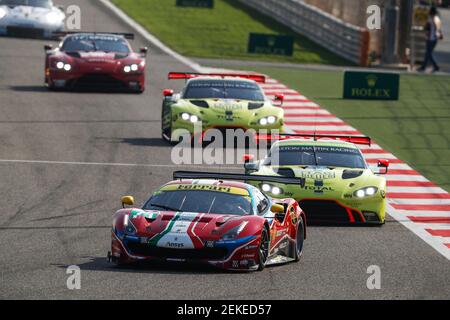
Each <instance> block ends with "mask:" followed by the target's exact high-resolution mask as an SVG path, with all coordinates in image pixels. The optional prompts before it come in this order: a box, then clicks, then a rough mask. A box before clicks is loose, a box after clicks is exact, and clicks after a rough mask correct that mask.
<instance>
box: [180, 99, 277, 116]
mask: <svg viewBox="0 0 450 320" xmlns="http://www.w3.org/2000/svg"><path fill="white" fill-rule="evenodd" d="M177 104H178V105H183V106H192V107H201V108H207V109H208V110H210V111H211V112H214V113H217V114H230V113H233V114H245V113H249V112H250V113H257V112H258V111H261V109H263V108H264V107H272V108H274V107H273V106H272V104H271V103H270V102H268V101H249V100H235V99H181V100H179V101H178V102H177Z"/></svg>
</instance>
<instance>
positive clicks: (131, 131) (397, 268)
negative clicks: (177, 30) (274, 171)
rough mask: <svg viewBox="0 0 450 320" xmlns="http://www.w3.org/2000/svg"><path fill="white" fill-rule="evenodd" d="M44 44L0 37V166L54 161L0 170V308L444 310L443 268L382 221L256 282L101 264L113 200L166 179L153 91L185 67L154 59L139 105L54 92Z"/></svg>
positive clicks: (91, 14) (103, 27)
mask: <svg viewBox="0 0 450 320" xmlns="http://www.w3.org/2000/svg"><path fill="white" fill-rule="evenodd" d="M72 3H76V1H74V0H70V3H69V1H68V2H66V3H63V4H66V5H67V4H72ZM78 4H79V5H80V6H81V8H82V26H83V29H84V30H98V31H133V30H131V29H129V28H127V26H126V25H124V24H123V23H122V22H121V21H119V20H118V19H117V18H115V17H114V16H113V15H111V14H110V13H109V12H108V11H107V10H106V9H105V8H104V7H103V6H102V5H101V4H100V3H98V2H94V1H78ZM44 43H46V42H45V41H37V40H23V39H12V38H0V111H1V112H0V142H1V144H0V160H5V159H17V160H45V161H58V162H60V163H59V164H55V163H33V162H25V163H24V162H0V195H1V197H0V208H1V209H0V210H1V211H0V254H1V259H0V270H1V278H0V298H2V299H6V298H18V299H36V298H45V299H105V298H111V299H183V298H184V299H207V298H213V299H216V298H217V299H246V298H251V299H317V298H319V299H334V298H339V299H349V298H350V299H400V298H406V299H413V298H415V299H432V298H444V299H448V298H450V268H449V262H448V260H446V259H445V258H444V257H443V256H441V255H440V254H439V253H438V252H436V251H435V250H433V249H432V248H431V247H430V246H429V245H428V244H426V243H425V242H424V241H422V240H421V239H419V238H418V237H417V236H416V235H414V234H413V233H411V232H410V231H408V230H407V229H406V228H405V227H403V226H402V225H400V224H399V223H397V222H395V221H394V220H393V219H392V218H388V220H387V223H386V225H384V226H383V227H375V228H374V227H371V228H366V227H358V228H351V227H311V228H309V233H308V239H307V242H306V243H305V251H304V256H303V257H302V259H301V261H300V262H299V263H291V264H287V265H284V266H277V267H269V268H266V269H265V270H264V271H263V272H253V273H229V272H220V271H217V270H214V269H208V268H194V267H191V266H184V265H157V266H140V267H133V268H118V267H114V266H112V265H110V264H109V263H107V261H106V259H105V255H106V252H107V251H108V250H109V247H110V225H111V222H112V215H113V213H114V212H115V210H117V209H118V208H119V206H120V197H121V196H122V195H125V194H133V195H134V196H135V198H136V199H137V200H138V202H142V201H144V200H145V199H146V198H147V197H148V196H149V194H150V193H151V192H152V191H153V190H154V189H155V188H156V187H158V186H159V185H161V184H163V183H165V182H167V181H168V180H170V179H171V174H172V171H173V170H174V169H175V168H173V167H171V160H170V154H171V147H170V146H168V145H167V144H165V143H164V142H163V141H162V140H161V139H160V110H161V109H160V108H161V91H162V89H164V88H166V87H172V88H175V89H179V88H180V86H182V83H169V82H168V81H167V80H166V78H167V72H169V71H173V70H187V68H186V67H185V66H183V65H181V64H180V63H179V62H177V61H176V60H174V59H173V58H171V57H169V56H167V55H165V54H162V53H161V51H160V50H158V49H157V48H153V47H150V55H149V57H148V67H149V68H148V75H147V76H148V78H147V91H146V92H145V93H144V94H143V95H134V94H108V93H50V92H47V91H46V89H45V88H43V84H42V83H43V70H44V65H43V63H44V51H43V45H44ZM143 45H147V43H145V42H143V41H142V39H140V38H139V37H137V39H136V40H135V41H134V43H133V46H134V47H135V48H138V47H140V46H143ZM64 162H84V163H85V162H96V163H99V164H98V165H88V164H70V163H64ZM102 163H123V164H146V165H147V166H111V165H101V164H102ZM151 165H155V166H151ZM223 170H227V169H226V168H223ZM69 265H78V266H79V267H80V268H81V289H80V290H68V289H67V286H66V280H67V277H68V275H67V274H66V267H67V266H69ZM371 265H377V266H379V267H380V269H381V289H380V290H369V289H368V288H367V286H366V281H367V278H368V277H369V274H367V268H368V267H369V266H371Z"/></svg>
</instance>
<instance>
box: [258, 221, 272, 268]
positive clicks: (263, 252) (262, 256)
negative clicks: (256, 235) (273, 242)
mask: <svg viewBox="0 0 450 320" xmlns="http://www.w3.org/2000/svg"><path fill="white" fill-rule="evenodd" d="M269 245H270V237H269V232H268V231H267V228H266V227H264V228H263V230H262V232H261V242H260V244H259V248H258V259H259V264H258V271H262V270H264V268H265V267H266V263H267V258H268V257H269Z"/></svg>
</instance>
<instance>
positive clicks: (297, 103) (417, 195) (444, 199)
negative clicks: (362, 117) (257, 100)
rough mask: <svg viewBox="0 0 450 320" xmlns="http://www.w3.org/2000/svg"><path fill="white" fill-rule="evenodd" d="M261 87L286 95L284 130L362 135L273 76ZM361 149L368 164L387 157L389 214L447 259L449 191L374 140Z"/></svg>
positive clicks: (269, 92) (449, 248)
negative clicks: (388, 164)
mask: <svg viewBox="0 0 450 320" xmlns="http://www.w3.org/2000/svg"><path fill="white" fill-rule="evenodd" d="M261 87H262V88H263V90H264V91H265V94H266V95H267V96H269V97H271V96H273V95H274V94H276V93H283V94H284V95H285V102H284V105H283V108H284V110H285V124H286V129H287V131H289V132H294V133H306V134H313V133H314V132H315V133H317V134H338V135H340V134H342V135H344V134H345V135H361V134H362V133H361V132H359V131H358V130H357V129H355V128H353V127H352V126H350V125H349V124H347V123H345V122H344V121H343V120H341V119H339V118H338V117H336V116H335V115H333V114H331V113H330V112H328V111H327V110H325V109H323V108H322V107H320V106H319V105H318V104H316V103H314V102H313V101H311V100H309V99H308V98H306V97H305V96H303V95H301V94H300V93H298V92H297V91H295V90H292V89H290V88H288V87H287V86H285V85H283V84H281V83H279V82H278V81H276V80H274V79H270V78H269V79H268V80H267V83H265V84H263V85H261ZM360 148H361V151H362V153H363V154H364V156H365V158H366V160H367V162H368V163H369V164H376V163H377V159H389V160H390V163H391V164H390V167H389V171H388V174H387V175H386V180H387V186H388V208H387V211H388V214H389V215H390V216H391V217H393V218H394V219H396V220H397V221H398V222H400V223H401V224H403V225H404V226H406V227H407V228H408V229H410V230H411V231H412V232H414V233H415V234H416V235H418V236H419V237H420V238H422V239H423V240H424V241H425V242H427V243H428V244H429V245H431V246H432V247H433V248H434V249H436V250H437V251H438V252H439V253H441V254H442V255H443V256H444V257H446V258H447V259H449V260H450V194H449V193H448V192H447V191H445V190H444V189H442V188H440V187H438V186H436V185H435V184H434V183H433V182H431V181H429V180H427V179H426V178H425V177H423V176H422V175H420V173H418V172H417V171H415V170H414V169H412V168H411V167H410V166H408V165H407V164H406V163H404V162H403V161H401V160H400V159H397V158H396V157H395V156H394V155H393V154H391V153H389V152H387V151H385V150H383V149H382V148H381V147H380V146H379V145H377V144H376V143H375V144H373V145H372V146H370V147H369V146H361V147H360Z"/></svg>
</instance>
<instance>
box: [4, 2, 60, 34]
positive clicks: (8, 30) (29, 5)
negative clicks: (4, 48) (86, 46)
mask: <svg viewBox="0 0 450 320" xmlns="http://www.w3.org/2000/svg"><path fill="white" fill-rule="evenodd" d="M64 19H65V14H64V12H63V11H62V10H61V9H59V8H58V7H56V6H54V5H53V2H52V1H51V0H0V35H6V36H13V37H26V38H54V37H55V33H57V32H62V31H64Z"/></svg>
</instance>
